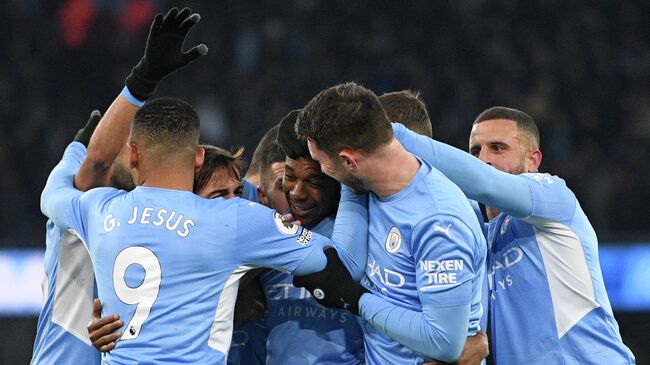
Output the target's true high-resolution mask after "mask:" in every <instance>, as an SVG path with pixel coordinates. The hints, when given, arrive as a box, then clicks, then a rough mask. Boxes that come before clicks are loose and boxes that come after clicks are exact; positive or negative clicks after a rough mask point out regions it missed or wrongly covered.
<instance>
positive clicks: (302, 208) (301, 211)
mask: <svg viewBox="0 0 650 365" xmlns="http://www.w3.org/2000/svg"><path fill="white" fill-rule="evenodd" d="M290 204H291V213H293V215H294V216H305V215H307V214H309V213H311V212H312V211H314V209H315V208H316V206H315V205H310V204H296V203H290Z"/></svg>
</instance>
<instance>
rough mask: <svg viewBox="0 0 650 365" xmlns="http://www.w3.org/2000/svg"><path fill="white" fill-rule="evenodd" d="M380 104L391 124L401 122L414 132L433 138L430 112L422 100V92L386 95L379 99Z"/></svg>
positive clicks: (402, 92) (410, 91) (400, 92)
mask: <svg viewBox="0 0 650 365" xmlns="http://www.w3.org/2000/svg"><path fill="white" fill-rule="evenodd" d="M379 102H380V103H381V106H383V107H384V110H385V111H386V115H388V119H390V121H391V122H400V123H402V124H404V126H406V128H408V129H410V130H412V131H413V132H416V133H419V134H422V135H425V136H429V137H431V136H432V128H431V120H430V119H429V112H427V107H426V105H424V102H423V101H422V99H420V92H418V91H412V90H402V91H395V92H391V93H386V94H383V95H382V96H380V97H379Z"/></svg>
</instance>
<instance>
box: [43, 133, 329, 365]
mask: <svg viewBox="0 0 650 365" xmlns="http://www.w3.org/2000/svg"><path fill="white" fill-rule="evenodd" d="M84 150H85V148H84V147H83V145H81V144H79V143H72V144H71V145H70V146H69V147H68V148H67V149H66V152H65V154H64V157H63V160H62V161H61V162H60V163H59V165H57V167H56V168H55V169H54V171H53V172H52V174H51V175H50V178H49V179H48V184H47V185H46V188H45V190H44V192H43V196H42V202H41V203H42V208H43V211H44V213H46V215H48V216H49V217H50V218H51V219H52V220H53V221H54V222H55V223H56V224H57V225H59V226H60V227H62V228H67V229H70V230H73V231H74V232H76V234H77V235H78V236H79V237H80V238H81V239H82V240H83V242H84V243H85V244H86V245H87V247H88V249H89V251H90V256H91V258H92V260H93V266H94V270H95V274H96V275H95V276H96V280H97V286H98V294H99V298H100V299H101V300H102V302H103V305H104V308H103V309H104V312H105V313H117V314H119V315H120V317H121V318H122V320H123V321H124V323H125V325H124V327H123V328H121V329H120V331H121V332H122V333H123V336H122V338H121V340H120V341H119V342H118V343H117V346H116V348H115V349H114V350H112V351H110V352H109V353H108V354H107V355H106V357H105V359H104V361H105V362H106V363H109V364H127V363H128V364H130V363H136V362H138V361H141V360H142V359H147V360H150V361H152V362H155V363H174V364H178V363H193V364H224V363H225V358H226V355H227V352H228V349H229V346H230V342H231V334H232V319H233V311H234V304H235V298H236V295H237V289H238V285H239V278H240V277H241V276H242V275H243V274H244V273H245V272H246V271H247V270H250V269H251V268H253V267H258V266H265V267H272V268H276V269H279V270H283V271H286V272H294V270H296V269H297V268H298V267H299V266H300V270H303V269H304V270H306V273H309V272H315V271H319V270H321V269H322V266H324V265H323V262H322V261H321V258H318V259H314V257H320V256H322V257H324V254H323V253H322V248H323V247H324V246H325V245H328V246H330V245H332V242H331V241H330V240H329V239H327V238H325V237H322V236H320V235H317V234H312V232H310V231H308V230H306V229H303V228H302V227H299V226H294V225H292V224H290V223H286V222H284V221H283V220H282V219H281V217H280V215H278V214H277V213H275V212H273V211H272V210H270V209H268V208H266V207H263V206H261V205H259V204H256V203H252V202H249V201H246V200H242V199H239V198H234V199H230V200H224V199H221V198H217V199H212V200H209V199H203V198H201V197H199V196H197V195H194V194H193V193H191V192H188V191H179V190H167V189H159V188H151V187H137V188H136V189H134V190H133V191H132V192H124V191H120V190H116V189H112V188H98V189H93V190H91V191H89V192H86V193H81V192H79V191H77V190H75V189H74V188H73V187H72V179H73V176H74V172H75V171H76V170H77V168H78V166H79V165H80V163H81V160H82V157H83V153H84V152H85V151H84ZM250 222H255V225H251V224H249V223H250ZM316 250H320V251H321V252H316ZM314 253H316V254H314ZM319 254H320V256H319ZM316 261H318V262H319V263H318V264H316V263H315V262H316ZM321 265H322V266H321Z"/></svg>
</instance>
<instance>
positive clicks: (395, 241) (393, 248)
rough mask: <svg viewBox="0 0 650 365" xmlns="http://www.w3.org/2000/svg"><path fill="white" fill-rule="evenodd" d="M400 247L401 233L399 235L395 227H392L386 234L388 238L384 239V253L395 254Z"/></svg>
mask: <svg viewBox="0 0 650 365" xmlns="http://www.w3.org/2000/svg"><path fill="white" fill-rule="evenodd" d="M401 245H402V233H400V231H399V229H398V228H397V227H393V228H391V229H390V232H388V237H386V251H388V253H395V252H397V251H398V250H399V248H400V246H401Z"/></svg>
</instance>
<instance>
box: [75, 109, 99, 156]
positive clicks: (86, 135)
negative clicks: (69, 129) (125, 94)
mask: <svg viewBox="0 0 650 365" xmlns="http://www.w3.org/2000/svg"><path fill="white" fill-rule="evenodd" d="M101 119H102V113H100V112H99V110H93V112H92V113H90V118H88V122H87V123H86V125H85V126H84V127H83V128H81V129H80V130H79V131H77V134H76V135H75V136H74V140H75V142H79V143H81V144H83V145H84V146H86V148H87V147H88V143H90V137H91V136H92V135H93V133H94V132H95V128H97V124H99V121H100V120H101Z"/></svg>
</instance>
